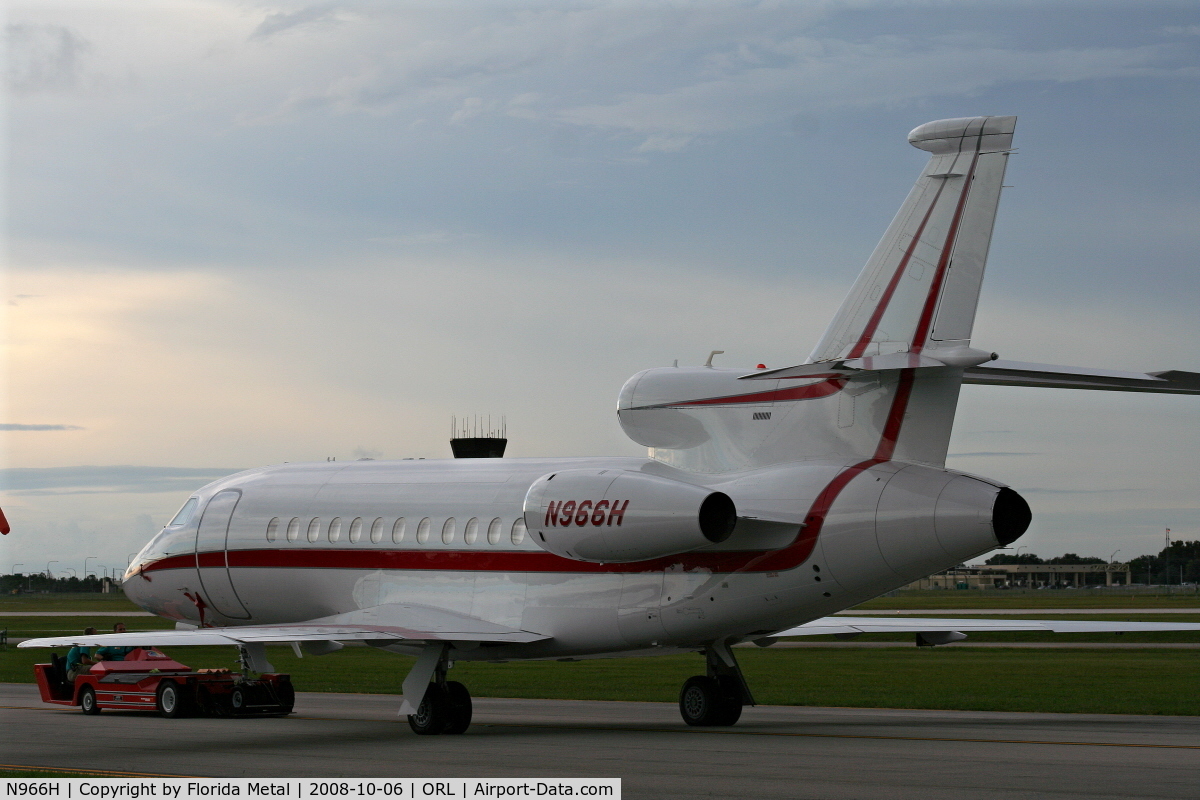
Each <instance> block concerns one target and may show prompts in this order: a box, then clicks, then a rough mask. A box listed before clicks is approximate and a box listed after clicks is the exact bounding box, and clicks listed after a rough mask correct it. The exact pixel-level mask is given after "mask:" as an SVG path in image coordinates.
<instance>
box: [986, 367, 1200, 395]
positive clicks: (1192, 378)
mask: <svg viewBox="0 0 1200 800" xmlns="http://www.w3.org/2000/svg"><path fill="white" fill-rule="evenodd" d="M963 383H978V384H985V385H991V386H1041V387H1046V388H1050V389H1101V390H1107V391H1113V392H1165V393H1168V394H1200V373H1196V372H1181V371H1180V370H1169V371H1166V372H1119V371H1117V370H1111V369H1091V368H1088V367H1063V366H1058V365H1056V364H1031V363H1027V362H1024V361H992V362H990V363H987V364H980V365H979V366H975V367H970V368H968V369H967V370H966V372H965V373H964V375H963Z"/></svg>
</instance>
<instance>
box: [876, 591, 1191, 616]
mask: <svg viewBox="0 0 1200 800" xmlns="http://www.w3.org/2000/svg"><path fill="white" fill-rule="evenodd" d="M913 608H931V609H935V608H980V609H986V608H1030V609H1036V608H1131V609H1139V608H1145V609H1150V608H1195V609H1197V611H1198V612H1200V591H1197V590H1194V589H1188V590H1186V591H1183V590H1180V591H1175V592H1166V591H1155V590H1153V589H1141V588H1139V587H1130V588H1128V589H1124V588H1121V589H1055V590H1048V589H1042V590H1037V589H1032V590H1031V589H1010V590H1004V591H978V590H974V591H968V590H963V591H957V590H946V589H943V590H941V591H938V590H928V591H917V590H910V591H902V592H897V593H896V594H895V595H894V596H889V597H877V598H875V599H874V600H868V601H867V602H865V603H863V604H862V605H860V606H858V607H857V608H856V609H855V610H859V611H884V610H895V611H904V610H907V609H913Z"/></svg>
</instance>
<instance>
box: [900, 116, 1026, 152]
mask: <svg viewBox="0 0 1200 800" xmlns="http://www.w3.org/2000/svg"><path fill="white" fill-rule="evenodd" d="M1016 127H1017V118H1016V117H1015V116H1014V117H957V118H955V119H937V120H934V121H932V122H926V123H925V124H924V125H918V126H917V127H915V128H913V129H912V131H911V132H909V134H908V143H909V144H911V145H912V146H913V147H916V148H919V149H921V150H926V151H928V152H930V153H934V154H938V155H940V154H942V153H955V152H964V151H966V152H970V151H979V152H990V151H996V150H1008V149H1010V148H1012V137H1013V132H1014V131H1015V130H1016Z"/></svg>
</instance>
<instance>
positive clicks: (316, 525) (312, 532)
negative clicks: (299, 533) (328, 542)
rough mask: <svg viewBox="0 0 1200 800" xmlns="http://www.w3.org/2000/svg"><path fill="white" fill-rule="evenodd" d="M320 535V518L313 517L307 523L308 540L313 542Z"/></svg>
mask: <svg viewBox="0 0 1200 800" xmlns="http://www.w3.org/2000/svg"><path fill="white" fill-rule="evenodd" d="M320 536H321V518H320V517H313V518H312V519H311V520H310V521H309V523H308V540H309V541H310V542H315V541H316V540H317V539H318V538H320Z"/></svg>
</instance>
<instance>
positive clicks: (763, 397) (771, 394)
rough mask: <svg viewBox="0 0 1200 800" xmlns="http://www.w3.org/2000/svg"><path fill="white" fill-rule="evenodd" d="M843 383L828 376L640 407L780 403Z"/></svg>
mask: <svg viewBox="0 0 1200 800" xmlns="http://www.w3.org/2000/svg"><path fill="white" fill-rule="evenodd" d="M845 385H846V379H845V378H829V379H828V380H823V381H820V382H818V383H808V384H805V385H804V386H793V387H792V388H790V389H773V390H770V391H766V392H754V393H753V394H734V395H728V396H726V397H706V398H704V399H703V400H684V401H682V402H679V403H664V404H662V405H660V406H642V408H680V407H682V406H725V405H742V404H753V403H781V402H785V401H788V400H812V399H813V398H816V397H829V395H831V394H837V393H838V392H840V391H841V390H842V387H843V386H845ZM635 410H636V409H635Z"/></svg>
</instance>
